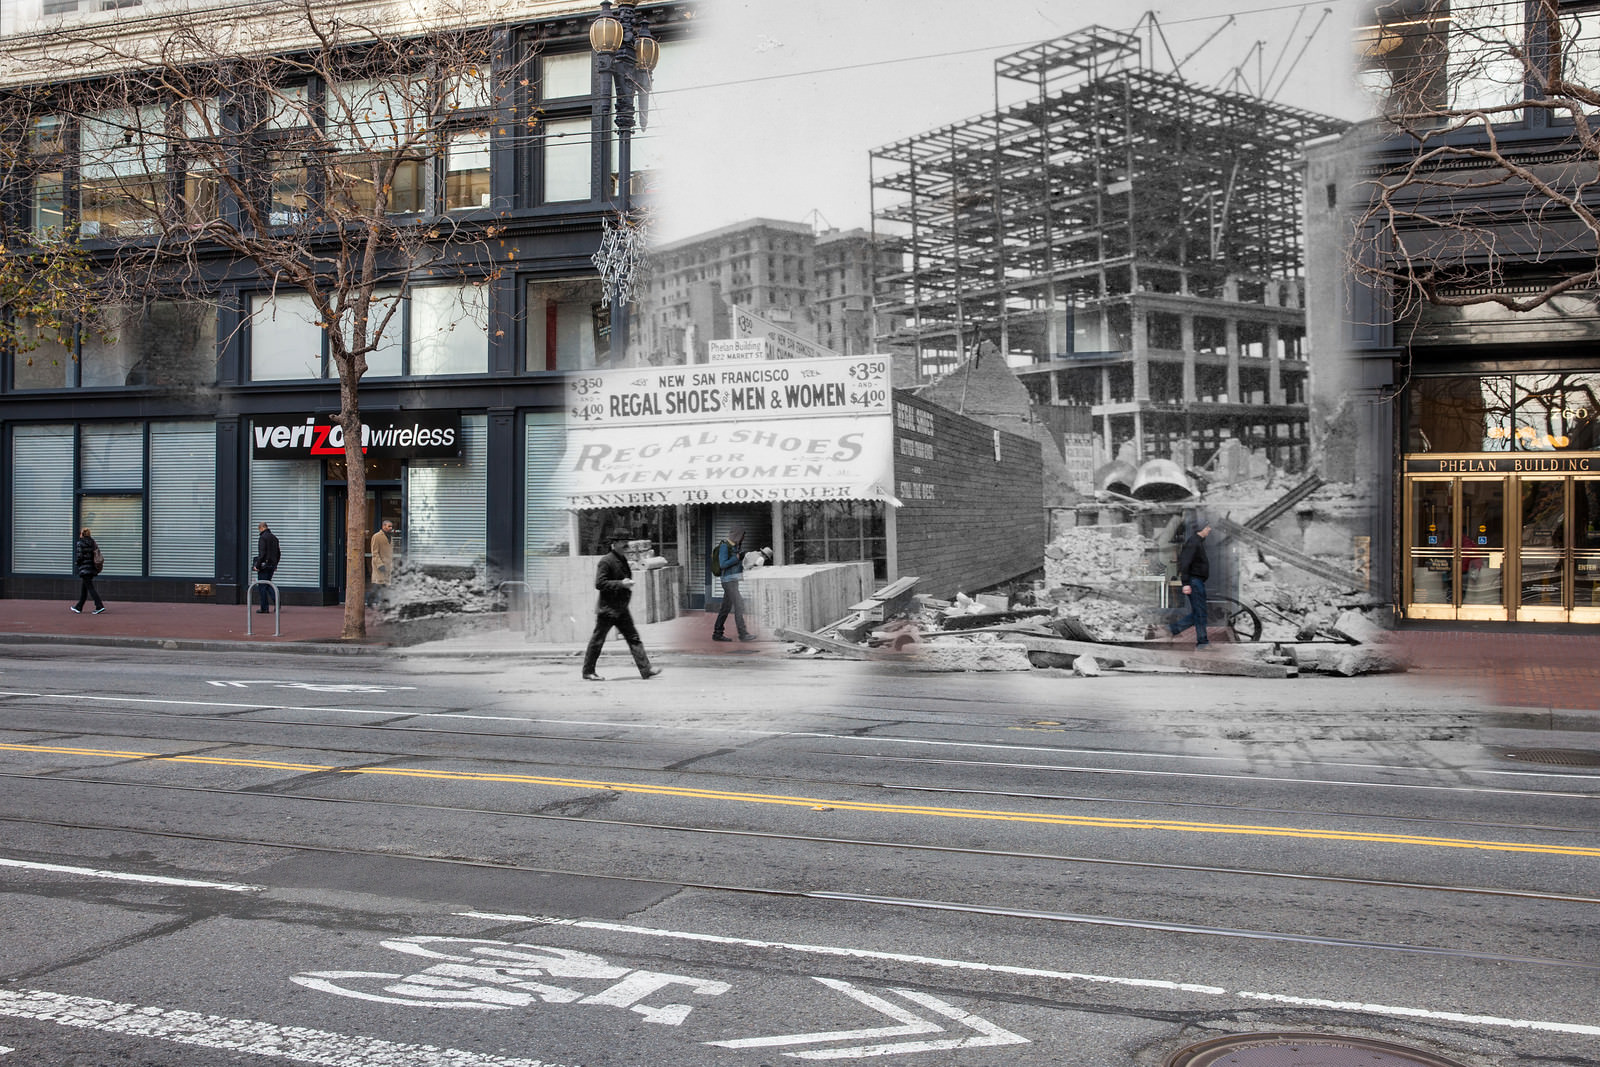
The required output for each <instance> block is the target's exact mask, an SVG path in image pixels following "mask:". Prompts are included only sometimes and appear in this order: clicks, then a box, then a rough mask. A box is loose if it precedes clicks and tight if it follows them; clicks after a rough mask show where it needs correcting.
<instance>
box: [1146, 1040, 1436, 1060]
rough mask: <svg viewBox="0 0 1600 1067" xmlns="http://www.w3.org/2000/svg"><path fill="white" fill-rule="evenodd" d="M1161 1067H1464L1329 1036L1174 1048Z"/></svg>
mask: <svg viewBox="0 0 1600 1067" xmlns="http://www.w3.org/2000/svg"><path fill="white" fill-rule="evenodd" d="M1166 1067H1465V1065H1464V1064H1461V1063H1457V1062H1456V1061H1455V1060H1447V1059H1442V1058H1441V1057H1439V1056H1435V1055H1433V1054H1432V1053H1429V1052H1423V1051H1422V1050H1420V1049H1414V1048H1406V1047H1405V1046H1404V1045H1391V1044H1389V1043H1388V1042H1387V1041H1367V1040H1364V1039H1362V1038H1359V1037H1339V1036H1336V1035H1331V1034H1237V1035H1235V1036H1233V1037H1221V1038H1217V1039H1216V1040H1214V1041H1202V1042H1201V1043H1200V1044H1198V1045H1190V1046H1189V1047H1188V1048H1183V1049H1179V1050H1178V1051H1177V1052H1175V1053H1173V1054H1172V1056H1171V1057H1170V1058H1169V1059H1168V1060H1167V1062H1166Z"/></svg>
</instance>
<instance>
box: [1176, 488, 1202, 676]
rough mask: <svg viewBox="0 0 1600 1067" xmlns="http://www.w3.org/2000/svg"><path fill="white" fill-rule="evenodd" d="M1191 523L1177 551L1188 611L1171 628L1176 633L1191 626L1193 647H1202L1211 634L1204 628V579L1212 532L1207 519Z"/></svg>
mask: <svg viewBox="0 0 1600 1067" xmlns="http://www.w3.org/2000/svg"><path fill="white" fill-rule="evenodd" d="M1190 526H1191V528H1190V531H1189V536H1188V537H1186V538H1184V541H1183V548H1182V549H1180V550H1179V551H1178V580H1179V581H1181V582H1182V583H1183V594H1184V596H1186V597H1188V598H1189V614H1187V615H1185V616H1184V617H1183V618H1181V619H1179V620H1178V621H1177V622H1175V623H1173V624H1172V626H1171V630H1172V636H1174V637H1176V636H1178V634H1180V633H1182V632H1183V631H1184V630H1186V629H1188V628H1189V627H1190V626H1193V627H1194V647H1195V648H1205V647H1206V646H1207V645H1209V644H1211V635H1210V634H1209V633H1207V632H1206V581H1207V580H1208V579H1209V578H1210V577H1211V561H1210V559H1208V558H1207V556H1206V538H1207V537H1208V536H1210V534H1211V526H1210V524H1209V523H1207V524H1205V525H1201V522H1200V520H1199V519H1195V520H1194V521H1193V522H1192V523H1191V524H1190ZM1194 527H1199V528H1198V529H1194Z"/></svg>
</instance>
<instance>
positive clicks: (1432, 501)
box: [1405, 478, 1456, 619]
mask: <svg viewBox="0 0 1600 1067" xmlns="http://www.w3.org/2000/svg"><path fill="white" fill-rule="evenodd" d="M1407 483H1408V484H1407V489H1408V490H1409V491H1408V492H1407V494H1406V512H1407V519H1406V529H1407V538H1406V562H1405V583H1406V584H1405V589H1406V596H1405V601H1406V603H1405V613H1406V615H1407V616H1408V617H1409V618H1413V619H1453V618H1455V617H1456V587H1455V580H1454V579H1455V573H1456V556H1455V541H1454V534H1453V531H1454V529H1455V514H1456V510H1455V485H1456V483H1455V479H1453V478H1437V479H1433V478H1412V479H1407Z"/></svg>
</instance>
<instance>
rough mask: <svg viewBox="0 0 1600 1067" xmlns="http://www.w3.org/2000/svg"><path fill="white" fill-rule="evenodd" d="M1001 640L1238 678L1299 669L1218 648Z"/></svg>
mask: <svg viewBox="0 0 1600 1067" xmlns="http://www.w3.org/2000/svg"><path fill="white" fill-rule="evenodd" d="M1000 639H1001V640H1002V641H1009V642H1012V643H1014V644H1020V645H1022V646H1023V647H1024V648H1027V649H1028V650H1029V651H1037V652H1068V653H1072V654H1075V655H1079V656H1094V657H1096V658H1099V657H1102V656H1103V657H1107V658H1115V659H1120V660H1122V661H1123V662H1124V663H1126V664H1127V665H1128V666H1130V667H1134V666H1145V667H1171V668H1174V669H1176V670H1183V671H1189V672H1190V673H1192V674H1220V675H1229V676H1234V677H1241V678H1294V677H1296V676H1298V674H1299V671H1297V670H1296V669H1295V668H1294V667H1291V666H1289V665H1287V664H1282V663H1262V662H1261V661H1260V660H1257V659H1244V658H1240V657H1237V656H1233V655H1230V654H1228V653H1227V652H1223V651H1222V650H1220V649H1218V650H1216V651H1212V652H1157V651H1155V650H1153V649H1146V648H1139V647H1137V646H1133V645H1104V644H1097V643H1094V642H1090V641H1069V640H1067V639H1066V638H1063V637H1039V636H1036V635H1034V634H1019V633H1012V634H1003V635H1001V638H1000Z"/></svg>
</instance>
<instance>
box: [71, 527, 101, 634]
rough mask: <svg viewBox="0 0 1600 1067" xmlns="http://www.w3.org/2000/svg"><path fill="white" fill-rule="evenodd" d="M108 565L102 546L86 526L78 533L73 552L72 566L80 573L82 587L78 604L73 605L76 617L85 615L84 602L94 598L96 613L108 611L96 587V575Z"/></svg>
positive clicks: (80, 587)
mask: <svg viewBox="0 0 1600 1067" xmlns="http://www.w3.org/2000/svg"><path fill="white" fill-rule="evenodd" d="M105 565H106V558H105V556H103V555H102V554H101V553H100V546H99V545H98V544H96V543H95V540H94V537H93V535H91V534H90V533H89V527H87V526H85V527H84V528H83V529H81V530H79V531H78V542H77V544H76V545H74V546H73V550H72V566H73V568H74V569H75V570H76V571H77V572H78V578H79V580H80V585H79V588H78V602H77V603H76V604H74V605H72V613H73V614H74V615H82V614H83V604H84V601H86V600H88V599H89V598H90V597H94V613H95V614H96V615H98V614H100V613H101V612H102V611H104V610H106V606H105V603H104V602H103V601H102V600H101V599H100V591H99V590H98V589H96V588H95V587H94V579H95V575H97V574H99V573H100V569H101V568H102V567H104V566H105Z"/></svg>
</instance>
